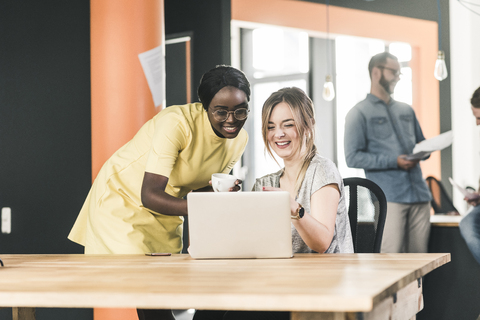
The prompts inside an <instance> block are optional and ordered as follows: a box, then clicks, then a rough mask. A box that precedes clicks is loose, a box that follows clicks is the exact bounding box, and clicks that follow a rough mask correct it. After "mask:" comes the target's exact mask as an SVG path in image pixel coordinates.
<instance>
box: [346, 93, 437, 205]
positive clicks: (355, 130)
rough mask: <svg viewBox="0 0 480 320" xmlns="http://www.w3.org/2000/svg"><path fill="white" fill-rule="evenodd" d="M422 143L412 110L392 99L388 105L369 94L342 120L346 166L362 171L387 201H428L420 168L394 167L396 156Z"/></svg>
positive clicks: (408, 151)
mask: <svg viewBox="0 0 480 320" xmlns="http://www.w3.org/2000/svg"><path fill="white" fill-rule="evenodd" d="M422 140H425V137H424V136H423V133H422V129H421V128H420V125H419V123H418V120H417V117H416V116H415V112H414V111H413V109H412V107H410V106H409V105H408V104H406V103H402V102H398V101H394V100H393V99H391V100H390V103H389V104H388V105H387V104H386V103H385V102H384V101H383V100H381V99H379V98H378V97H376V96H374V95H372V94H368V95H367V97H366V98H365V100H363V101H361V102H359V103H358V104H357V105H356V106H355V107H353V108H352V109H351V110H350V112H349V113H348V114H347V117H346V118H345V157H346V161H347V165H348V166H349V167H353V168H362V169H364V170H365V176H366V177H367V179H370V180H372V181H373V182H375V183H376V184H378V185H379V186H380V188H382V190H383V192H384V193H385V195H386V197H387V201H389V202H398V203H418V202H428V201H430V199H431V195H430V191H429V189H428V187H427V184H426V183H425V180H424V178H423V176H422V170H421V169H420V165H418V164H417V165H416V166H415V167H414V168H412V169H411V170H409V171H405V170H402V169H400V168H399V167H398V166H397V157H398V156H399V155H401V154H410V153H412V150H413V148H414V147H415V144H417V143H419V142H420V141H422Z"/></svg>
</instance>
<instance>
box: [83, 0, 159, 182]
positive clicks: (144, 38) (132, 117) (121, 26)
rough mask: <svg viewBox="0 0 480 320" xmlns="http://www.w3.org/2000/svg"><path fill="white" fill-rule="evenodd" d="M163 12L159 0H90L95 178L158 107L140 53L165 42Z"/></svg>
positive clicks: (93, 170) (93, 168)
mask: <svg viewBox="0 0 480 320" xmlns="http://www.w3.org/2000/svg"><path fill="white" fill-rule="evenodd" d="M163 16H164V14H163V0H148V1H133V0H91V1H90V19H91V21H90V30H91V31H90V32H91V36H90V37H91V86H92V177H93V178H95V177H96V175H97V173H98V171H99V170H100V168H101V167H102V165H103V163H104V162H105V161H106V160H107V159H108V158H109V157H110V156H111V155H112V154H113V153H114V152H115V151H116V150H117V149H118V148H120V147H121V146H122V145H124V144H125V143H126V142H127V141H129V140H130V139H131V138H132V137H133V136H134V135H135V133H136V132H137V131H138V129H139V128H140V127H141V126H142V125H143V124H144V123H145V122H146V121H147V120H149V119H150V118H152V117H153V116H154V115H155V114H156V113H157V112H158V111H159V110H160V108H161V107H160V108H155V106H154V103H153V99H152V95H151V93H150V89H149V87H148V83H147V80H146V77H145V75H144V73H143V69H142V66H141V64H140V60H139V58H138V54H139V53H142V52H145V51H148V50H151V49H153V48H156V47H158V46H160V45H163V46H164V45H165V42H164V38H165V31H164V21H163ZM162 51H163V52H165V50H162Z"/></svg>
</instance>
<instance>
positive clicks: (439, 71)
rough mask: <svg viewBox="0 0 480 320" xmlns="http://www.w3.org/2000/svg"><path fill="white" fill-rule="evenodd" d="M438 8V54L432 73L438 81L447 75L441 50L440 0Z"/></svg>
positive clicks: (443, 54) (443, 53)
mask: <svg viewBox="0 0 480 320" xmlns="http://www.w3.org/2000/svg"><path fill="white" fill-rule="evenodd" d="M437 9H438V55H437V61H435V70H434V71H433V75H434V76H435V78H436V79H437V80H438V81H442V80H444V79H446V78H447V77H448V71H447V65H446V64H445V52H443V50H442V12H441V10H440V0H437Z"/></svg>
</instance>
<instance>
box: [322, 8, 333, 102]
mask: <svg viewBox="0 0 480 320" xmlns="http://www.w3.org/2000/svg"><path fill="white" fill-rule="evenodd" d="M328 7H329V0H327V2H326V12H327V45H326V46H325V47H326V50H327V54H326V58H327V76H326V77H325V84H324V85H323V93H322V96H323V99H325V100H326V101H332V100H333V98H335V88H334V87H333V82H332V76H331V75H330V73H329V69H330V61H331V60H330V37H329V34H330V30H329V28H330V20H329V18H330V15H329V12H328Z"/></svg>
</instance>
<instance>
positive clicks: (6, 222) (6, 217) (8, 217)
mask: <svg viewBox="0 0 480 320" xmlns="http://www.w3.org/2000/svg"><path fill="white" fill-rule="evenodd" d="M11 232H12V209H10V208H9V207H4V208H2V233H6V234H9V233H11Z"/></svg>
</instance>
